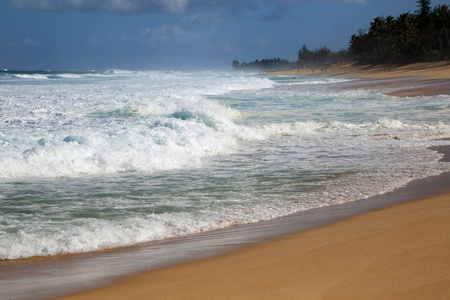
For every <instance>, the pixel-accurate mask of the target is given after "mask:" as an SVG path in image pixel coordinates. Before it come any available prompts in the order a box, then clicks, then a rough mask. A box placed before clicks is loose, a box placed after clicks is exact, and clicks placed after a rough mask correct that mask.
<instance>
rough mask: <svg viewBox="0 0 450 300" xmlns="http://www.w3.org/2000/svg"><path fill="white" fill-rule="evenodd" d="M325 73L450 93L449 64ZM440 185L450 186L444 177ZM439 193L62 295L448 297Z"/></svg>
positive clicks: (449, 262)
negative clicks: (418, 85) (206, 257)
mask: <svg viewBox="0 0 450 300" xmlns="http://www.w3.org/2000/svg"><path fill="white" fill-rule="evenodd" d="M326 72H328V73H327V75H326V76H330V74H329V73H330V72H332V73H333V75H340V76H342V75H348V76H359V77H362V78H371V79H373V78H378V79H380V80H386V81H387V80H389V81H390V82H391V83H392V78H399V77H404V76H407V77H408V78H410V79H411V81H415V80H417V82H420V83H422V84H425V83H428V84H430V81H434V82H433V83H432V85H431V86H432V88H424V87H423V86H420V87H418V88H417V85H416V87H414V84H413V85H412V86H411V81H409V82H407V83H404V86H405V88H404V89H401V90H399V91H397V92H396V93H397V95H398V96H417V95H418V94H423V95H429V94H434V93H440V94H446V95H448V94H449V91H450V85H449V84H448V79H449V78H450V68H449V66H448V64H445V65H444V64H443V63H438V64H435V65H433V66H432V67H430V66H428V68H424V66H423V65H422V66H419V65H416V66H413V67H409V68H404V67H401V68H398V69H391V71H390V72H389V71H387V72H385V70H384V69H381V68H367V69H364V68H363V67H362V68H359V67H354V68H352V69H350V68H346V66H340V67H339V68H338V69H336V67H335V68H334V70H331V69H330V70H328V71H324V73H323V75H324V74H325V73H326ZM296 73H297V71H295V70H294V71H292V72H291V73H286V72H283V73H282V74H284V75H295V74H296ZM299 73H300V72H299ZM387 76H389V79H386V77H387ZM364 84H365V81H364V80H362V81H361V82H360V83H358V84H357V85H355V88H356V87H358V86H360V85H361V86H362V85H364ZM372 84H374V83H373V82H372ZM379 84H380V85H383V84H385V83H384V82H380V83H379ZM392 84H395V81H394V83H392ZM397 84H399V82H398V81H397ZM400 85H401V83H400ZM391 94H393V95H395V93H391ZM444 186H447V190H450V185H449V183H448V182H447V184H445V183H444ZM429 189H431V190H432V189H433V185H429ZM439 193H442V194H440V195H438V196H434V197H428V198H425V199H421V200H415V201H412V202H408V203H404V204H399V205H396V206H393V207H388V208H382V209H378V210H376V211H373V212H369V213H364V214H360V215H356V216H352V217H347V218H345V219H344V220H340V221H338V222H336V223H332V224H329V225H324V226H322V227H319V228H317V229H312V230H307V231H303V232H300V233H296V234H291V235H287V236H282V237H281V238H277V239H276V240H274V241H268V242H262V243H257V244H255V245H250V246H246V247H244V249H241V250H237V251H234V252H232V253H230V254H225V255H221V256H218V257H214V258H210V259H206V260H199V261H195V262H190V263H185V264H181V265H177V266H172V267H167V268H163V269H160V270H155V271H150V272H146V273H142V274H139V275H135V276H131V277H128V278H125V279H123V280H120V281H119V282H118V283H117V284H114V285H113V286H110V287H105V288H100V289H96V290H92V291H89V292H86V293H80V294H75V295H73V296H68V297H64V298H62V299H99V298H108V299H143V298H147V299H230V298H231V299H281V298H283V299H446V298H447V297H448V295H449V294H450V257H449V255H448V251H449V250H450V234H449V231H448V225H449V221H448V220H450V193H443V190H440V191H439ZM410 198H411V199H412V198H415V197H414V196H412V195H410Z"/></svg>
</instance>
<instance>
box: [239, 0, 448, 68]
mask: <svg viewBox="0 0 450 300" xmlns="http://www.w3.org/2000/svg"><path fill="white" fill-rule="evenodd" d="M416 2H417V7H418V10H417V11H415V12H414V13H410V12H406V13H403V14H400V15H399V16H398V17H396V18H394V17H392V16H387V17H384V16H382V17H377V18H375V19H373V21H372V22H371V23H370V28H369V29H368V30H365V29H359V31H358V34H353V35H352V36H351V38H350V43H349V47H348V49H347V50H340V51H338V52H332V51H331V50H329V49H328V48H327V47H325V46H324V47H322V48H319V49H314V50H311V49H308V47H307V46H306V45H303V46H302V48H301V49H299V50H298V52H297V61H296V62H295V63H291V62H289V61H287V60H286V59H280V58H273V59H263V60H255V61H253V62H249V63H239V62H238V61H237V60H235V61H233V63H232V66H233V68H234V69H263V70H273V69H288V68H292V67H299V68H303V67H311V66H315V65H320V66H323V65H326V64H335V63H339V62H345V61H352V60H357V61H358V62H359V63H360V64H367V63H369V64H376V63H384V64H392V63H412V62H419V61H436V60H441V59H444V58H447V57H449V56H450V38H449V36H450V9H449V6H448V5H445V4H444V5H438V6H436V7H434V8H432V7H431V1H430V0H417V1H416Z"/></svg>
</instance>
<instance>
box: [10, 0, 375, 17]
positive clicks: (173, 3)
mask: <svg viewBox="0 0 450 300" xmlns="http://www.w3.org/2000/svg"><path fill="white" fill-rule="evenodd" d="M7 1H8V2H9V3H10V4H11V6H13V7H14V8H16V9H21V10H24V9H28V10H39V11H71V10H80V11H111V12H122V13H151V12H166V13H171V14H179V13H184V12H186V11H188V10H191V9H192V10H194V9H201V10H208V9H226V10H229V11H231V12H240V11H257V10H259V9H260V8H261V7H271V8H272V9H273V10H275V11H280V10H283V9H288V8H290V7H293V6H297V5H299V4H302V3H331V2H347V3H357V4H362V3H365V1H366V0H246V1H243V0H7Z"/></svg>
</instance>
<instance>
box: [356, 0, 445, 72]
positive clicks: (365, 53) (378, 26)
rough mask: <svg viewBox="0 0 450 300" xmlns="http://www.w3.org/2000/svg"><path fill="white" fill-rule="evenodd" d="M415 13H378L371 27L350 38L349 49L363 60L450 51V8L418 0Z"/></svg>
mask: <svg viewBox="0 0 450 300" xmlns="http://www.w3.org/2000/svg"><path fill="white" fill-rule="evenodd" d="M417 4H418V5H417V7H418V10H417V11H416V12H415V14H412V13H410V12H406V13H403V14H401V15H399V16H398V17H396V18H394V17H392V16H387V17H384V16H382V17H377V18H375V19H373V21H372V22H371V23H370V28H369V30H368V31H367V32H366V31H360V32H359V33H358V34H357V35H356V34H354V35H352V37H351V38H350V47H349V51H350V53H351V54H353V55H354V56H355V57H357V59H358V61H359V62H360V63H410V62H417V61H434V60H440V59H443V58H445V57H448V56H449V55H450V39H449V29H450V10H449V7H448V6H447V5H438V6H437V7H435V8H433V9H432V8H431V2H430V1H429V0H418V1H417Z"/></svg>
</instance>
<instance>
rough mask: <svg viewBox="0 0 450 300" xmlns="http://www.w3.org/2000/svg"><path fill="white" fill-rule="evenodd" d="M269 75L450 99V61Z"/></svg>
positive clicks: (334, 67) (350, 66) (332, 67)
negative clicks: (330, 79)
mask: <svg viewBox="0 0 450 300" xmlns="http://www.w3.org/2000/svg"><path fill="white" fill-rule="evenodd" d="M322 69H323V71H321V70H322ZM266 75H269V76H277V75H282V76H311V77H334V76H340V77H349V78H356V79H358V80H356V81H355V82H354V83H353V84H352V85H350V88H355V89H357V88H367V87H371V88H374V89H379V90H381V91H382V93H383V94H386V95H390V96H396V97H417V96H436V95H450V61H447V60H445V61H439V62H431V63H414V64H408V65H395V66H389V65H356V64H354V63H347V64H340V65H330V66H328V67H326V68H324V67H316V68H305V69H293V70H287V71H276V72H268V73H266Z"/></svg>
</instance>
